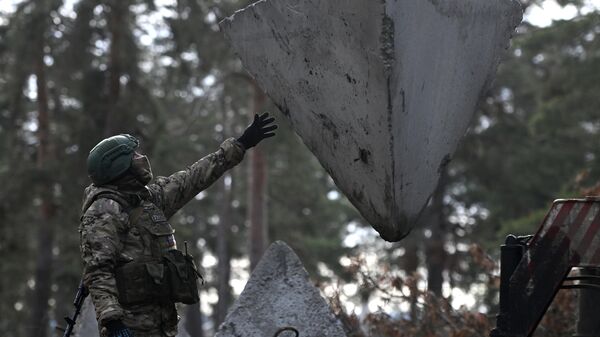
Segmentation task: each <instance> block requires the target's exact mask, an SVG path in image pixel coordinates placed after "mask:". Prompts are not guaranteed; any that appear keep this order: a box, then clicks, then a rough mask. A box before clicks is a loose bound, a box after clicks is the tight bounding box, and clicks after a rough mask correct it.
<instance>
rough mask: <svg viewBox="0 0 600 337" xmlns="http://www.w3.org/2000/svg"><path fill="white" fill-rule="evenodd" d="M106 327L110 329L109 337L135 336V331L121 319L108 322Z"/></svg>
mask: <svg viewBox="0 0 600 337" xmlns="http://www.w3.org/2000/svg"><path fill="white" fill-rule="evenodd" d="M106 329H107V330H108V337H133V332H131V331H130V330H129V329H128V328H127V327H126V326H125V325H124V324H123V322H121V321H120V320H114V321H109V322H107V323H106Z"/></svg>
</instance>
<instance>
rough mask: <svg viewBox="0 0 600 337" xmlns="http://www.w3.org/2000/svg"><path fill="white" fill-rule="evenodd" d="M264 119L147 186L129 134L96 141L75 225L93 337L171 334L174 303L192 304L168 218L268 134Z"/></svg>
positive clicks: (187, 268)
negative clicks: (96, 331)
mask: <svg viewBox="0 0 600 337" xmlns="http://www.w3.org/2000/svg"><path fill="white" fill-rule="evenodd" d="M273 121H274V118H269V116H268V114H267V113H265V114H262V115H261V116H258V115H255V117H254V121H253V122H252V124H251V125H250V126H249V127H248V128H247V129H246V130H245V131H244V133H243V135H242V136H241V137H239V138H238V139H234V138H230V139H227V140H225V141H224V142H223V143H222V144H221V146H220V148H219V149H218V150H217V151H216V152H214V153H212V154H209V155H208V156H206V157H204V158H202V159H200V160H199V161H197V162H195V163H194V164H192V165H191V166H189V167H188V168H187V169H185V170H183V171H179V172H176V173H174V174H172V175H171V176H169V177H157V178H156V179H155V181H154V183H152V184H149V183H150V181H151V180H152V178H153V176H152V170H151V168H150V163H149V161H148V158H147V157H146V156H144V155H143V154H141V153H138V152H137V151H136V149H137V148H138V145H139V143H138V140H137V139H136V138H134V137H132V136H130V135H118V136H113V137H110V138H107V139H104V140H103V141H101V142H100V143H98V145H96V146H95V147H94V148H93V149H92V150H91V151H90V154H89V157H88V163H87V165H88V173H89V176H90V178H91V180H92V182H93V184H92V185H90V186H88V187H87V188H86V190H85V196H84V201H83V208H82V214H83V215H82V217H81V225H80V229H79V232H80V235H81V255H82V257H83V261H84V275H83V282H84V285H85V286H86V287H87V289H88V290H89V293H90V294H91V298H92V301H93V303H94V306H95V308H96V317H97V319H98V322H99V327H100V335H101V336H103V337H104V336H108V337H129V336H135V337H162V336H175V335H176V334H177V321H178V316H177V311H176V309H175V302H182V303H188V304H189V303H195V302H197V301H198V291H197V285H196V282H197V276H199V274H197V271H196V269H195V266H194V264H193V259H192V258H191V257H190V256H189V255H184V254H182V253H181V252H180V251H179V250H177V245H176V242H175V238H174V236H173V233H174V230H173V228H172V227H171V225H170V224H169V223H168V219H169V218H170V217H171V216H172V215H173V214H174V213H175V212H177V210H179V209H180V208H181V207H183V206H184V205H185V204H186V203H187V202H188V201H190V200H191V199H192V198H193V197H194V196H195V195H197V194H198V193H199V192H200V191H202V190H204V189H206V188H207V187H208V186H210V185H211V184H212V183H213V182H214V181H215V180H217V179H218V178H219V177H220V176H221V175H222V174H223V173H224V172H225V171H227V170H228V169H230V168H232V167H233V166H235V165H237V164H238V163H239V162H240V161H241V160H242V159H243V157H244V153H245V151H246V150H248V149H250V148H251V147H253V146H255V145H256V144H258V143H259V142H260V141H261V140H263V139H265V138H268V137H272V136H274V135H275V133H274V132H273V131H274V130H275V129H276V128H277V126H276V125H273V124H271V123H273Z"/></svg>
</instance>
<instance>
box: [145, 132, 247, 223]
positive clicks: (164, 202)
mask: <svg viewBox="0 0 600 337" xmlns="http://www.w3.org/2000/svg"><path fill="white" fill-rule="evenodd" d="M244 153H245V149H244V146H243V145H242V144H241V143H240V142H238V141H237V140H235V139H234V138H229V139H227V140H225V141H224V142H223V143H222V144H221V146H220V147H219V149H218V150H217V151H215V152H213V153H211V154H209V155H207V156H206V157H204V158H202V159H200V160H198V161H197V162H195V163H194V164H192V165H191V166H189V167H187V168H186V169H185V170H183V171H179V172H176V173H174V174H172V175H170V176H168V177H157V178H156V182H155V183H154V184H150V185H148V189H149V190H150V193H151V195H152V196H153V199H154V200H153V201H154V203H155V204H156V205H157V206H158V207H160V208H161V209H162V211H163V212H164V213H165V216H166V217H167V218H170V217H171V216H172V215H173V214H175V212H177V211H178V210H179V209H180V208H181V207H183V206H184V205H185V204H186V203H187V202H188V201H190V200H191V199H192V198H193V197H194V196H196V195H197V194H198V193H200V192H201V191H202V190H204V189H206V188H207V187H209V186H210V185H211V184H212V183H213V182H215V180H217V179H218V178H219V177H220V176H222V175H223V173H225V171H227V170H229V169H230V168H232V167H234V166H235V165H237V164H238V163H239V162H240V161H242V159H243V158H244Z"/></svg>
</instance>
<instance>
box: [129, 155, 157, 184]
mask: <svg viewBox="0 0 600 337" xmlns="http://www.w3.org/2000/svg"><path fill="white" fill-rule="evenodd" d="M129 170H130V171H131V173H132V174H133V176H134V177H135V178H136V179H137V180H138V181H139V182H140V183H141V184H142V185H144V186H146V185H147V184H148V183H149V182H150V181H151V180H152V178H153V175H152V167H151V166H150V161H149V160H148V157H146V156H142V155H135V156H134V157H133V159H131V167H130V168H129Z"/></svg>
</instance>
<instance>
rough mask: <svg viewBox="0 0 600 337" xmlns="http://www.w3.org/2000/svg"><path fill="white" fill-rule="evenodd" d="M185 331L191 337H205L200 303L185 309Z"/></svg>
mask: <svg viewBox="0 0 600 337" xmlns="http://www.w3.org/2000/svg"><path fill="white" fill-rule="evenodd" d="M185 330H186V331H187V333H188V334H189V335H190V337H203V336H204V330H202V313H201V312H200V302H198V303H196V304H191V305H187V306H186V307H185Z"/></svg>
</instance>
